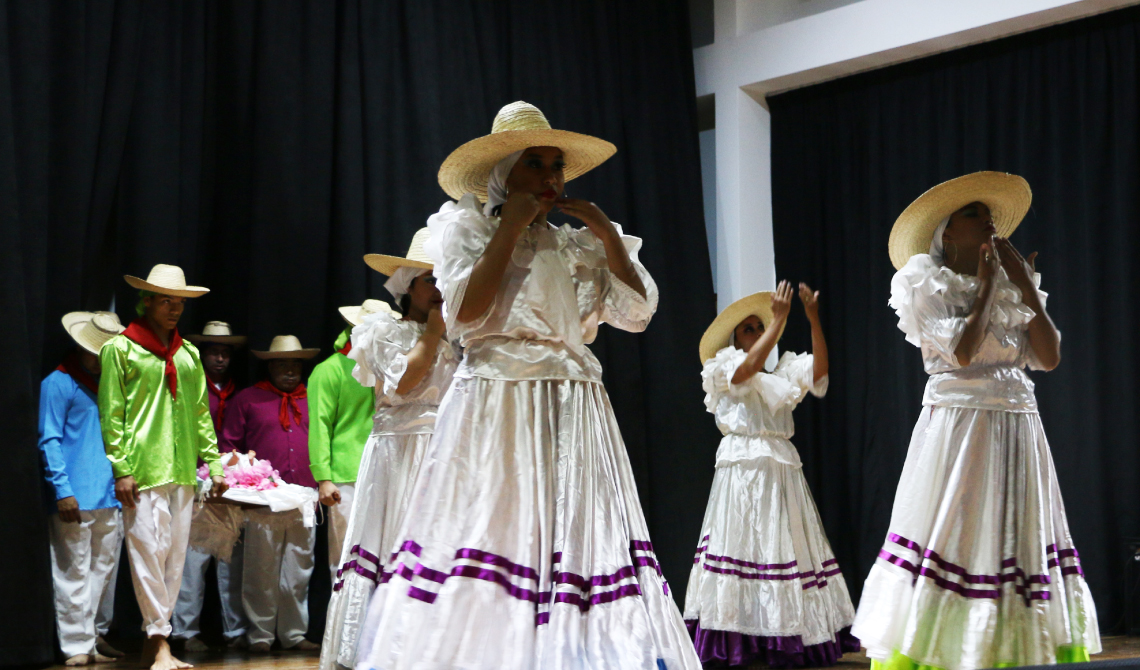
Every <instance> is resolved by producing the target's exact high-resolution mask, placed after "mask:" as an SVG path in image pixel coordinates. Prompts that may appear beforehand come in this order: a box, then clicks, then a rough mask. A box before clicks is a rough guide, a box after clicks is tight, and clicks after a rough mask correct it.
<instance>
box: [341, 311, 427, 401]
mask: <svg viewBox="0 0 1140 670" xmlns="http://www.w3.org/2000/svg"><path fill="white" fill-rule="evenodd" d="M420 329H422V326H420V324H418V323H415V322H413V321H403V320H398V319H397V318H396V316H395V315H394V314H391V313H389V312H379V313H376V314H370V315H368V316H366V317H364V321H363V322H362V323H361V324H360V325H359V326H356V327H355V328H353V329H352V351H350V352H348V357H349V358H351V359H352V360H353V361H355V362H356V366H355V367H354V368H353V369H352V376H353V377H354V378H356V381H358V382H360V384H361V386H371V387H375V389H376V397H377V398H380V397H385V398H388V399H392V398H394V397H395V395H396V388H397V387H398V386H399V385H400V380H401V379H402V378H403V377H404V373H405V372H407V370H408V352H410V351H411V350H412V348H413V347H415V346H416V343H417V342H419V338H420V332H419V330H420Z"/></svg>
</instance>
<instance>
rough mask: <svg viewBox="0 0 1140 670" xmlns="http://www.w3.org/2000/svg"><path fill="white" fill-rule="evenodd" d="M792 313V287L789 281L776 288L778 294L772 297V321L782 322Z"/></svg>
mask: <svg viewBox="0 0 1140 670" xmlns="http://www.w3.org/2000/svg"><path fill="white" fill-rule="evenodd" d="M791 311H792V285H791V283H789V282H788V280H787V279H785V280H784V281H782V282H780V285H779V286H777V287H776V293H775V294H774V295H773V296H772V320H773V321H782V320H786V319H787V318H788V313H789V312H791Z"/></svg>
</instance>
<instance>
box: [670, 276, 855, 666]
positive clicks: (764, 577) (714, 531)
mask: <svg viewBox="0 0 1140 670" xmlns="http://www.w3.org/2000/svg"><path fill="white" fill-rule="evenodd" d="M792 294H793V290H792V287H791V285H790V284H788V282H786V281H784V282H780V285H779V287H778V288H777V289H776V291H775V293H772V292H762V293H755V294H753V295H750V296H748V297H745V298H742V299H740V300H738V301H736V302H734V303H732V304H731V305H729V306H728V307H727V308H725V310H724V311H723V312H721V313H720V315H719V316H717V318H716V320H715V321H713V323H712V325H711V326H709V328H708V330H707V331H705V335H704V337H703V338H701V362H702V363H703V364H704V370H703V372H702V373H701V377H702V378H703V380H704V389H705V393H706V394H707V395H705V407H707V408H708V411H709V412H711V413H712V414H713V415H714V416H716V423H717V427H718V428H720V430H721V432H722V433H724V439H722V440H721V443H720V447H719V448H718V449H717V453H716V475H715V476H714V477H713V485H712V492H711V493H710V494H709V504H708V508H707V509H706V511H705V521H704V525H703V527H702V528H701V535H700V541H699V542H698V545H697V553H696V556H695V557H694V558H693V569H692V573H691V574H690V575H689V587H688V592H687V593H686V595H685V622H686V623H687V624H688V626H689V632H690V633H691V634H692V635H693V641H694V643H695V644H696V647H697V653H698V655H699V656H700V658H701V661H702V662H703V663H707V664H724V665H730V666H743V665H751V664H752V663H755V662H763V663H765V664H767V665H768V666H769V667H773V668H793V667H795V668H798V667H804V666H823V665H833V664H834V663H835V662H836V661H838V660H839V659H840V658H841V657H842V656H843V653H844V652H845V651H858V650H859V643H858V641H857V640H855V639H854V638H852V637H851V636H850V634H849V633H848V632H847V630H845V629H847V628H849V627H850V626H851V622H852V620H853V619H854V617H855V609H854V608H853V607H852V605H851V597H850V596H849V595H848V594H847V584H846V582H844V580H843V575H842V574H840V570H839V566H838V564H837V563H836V560H835V556H834V554H832V551H831V546H830V545H829V544H828V542H827V537H826V536H825V535H824V532H823V527H822V524H821V522H820V519H819V512H817V511H816V508H815V502H814V501H813V500H812V496H811V491H810V490H809V489H808V485H807V480H806V479H804V475H803V470H802V464H801V463H800V458H799V454H798V453H797V452H796V448H795V446H793V445H792V443H791V442H790V441H789V438H790V437H791V436H792V433H793V432H794V430H795V426H794V423H793V421H792V411H793V410H794V409H795V408H796V406H797V405H799V404H800V402H802V401H803V399H804V398H806V397H807V394H808V393H811V394H812V395H814V396H816V397H823V395H824V394H825V393H826V392H827V380H828V376H827V373H828V361H827V342H826V340H825V339H824V337H823V328H822V327H821V326H820V322H819V294H818V293H817V292H813V291H812V290H811V288H809V287H808V286H807V285H806V284H800V287H799V294H800V300H801V301H802V302H803V305H804V312H805V314H806V315H807V317H808V321H809V322H810V323H811V334H812V353H811V354H794V353H792V352H787V353H785V354H784V355H783V356H782V357H781V358H780V360H779V362H778V363H777V365H776V367H775V369H774V370H773V371H772V372H766V371H765V370H764V364H765V361H767V360H768V355H769V354H770V353H771V352H772V350H773V349H775V347H776V343H777V342H778V341H779V339H780V336H781V335H782V334H783V331H784V326H785V325H786V323H787V318H788V313H789V311H790V310H791V303H792Z"/></svg>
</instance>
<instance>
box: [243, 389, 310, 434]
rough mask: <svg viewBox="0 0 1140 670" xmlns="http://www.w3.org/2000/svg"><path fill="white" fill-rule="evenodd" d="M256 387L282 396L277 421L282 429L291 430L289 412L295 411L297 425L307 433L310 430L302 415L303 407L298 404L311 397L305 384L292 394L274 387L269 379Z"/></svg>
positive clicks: (294, 417) (294, 418)
mask: <svg viewBox="0 0 1140 670" xmlns="http://www.w3.org/2000/svg"><path fill="white" fill-rule="evenodd" d="M254 386H255V387H256V388H259V389H262V390H263V391H269V392H270V393H276V394H277V395H279V396H281V411H280V412H279V413H278V414H277V420H278V421H280V422H281V428H282V429H283V430H286V431H287V430H289V410H293V420H294V421H296V422H297V425H298V426H300V427H302V428H304V429H305V431H306V432H307V431H308V430H309V424H308V423H305V422H304V419H303V416H302V414H301V406H300V405H298V404H297V401H298V400H300V399H301V398H304V397H307V396H308V395H309V393H308V391H306V390H305V385H304V384H297V388H295V389H293V392H292V393H286V392H284V391H282V390H281V389H279V388H277V387H276V386H274V385H273V384H272V383H271V382H270V381H269V380H268V379H263V380H261V381H259V382H257V383H256V384H254Z"/></svg>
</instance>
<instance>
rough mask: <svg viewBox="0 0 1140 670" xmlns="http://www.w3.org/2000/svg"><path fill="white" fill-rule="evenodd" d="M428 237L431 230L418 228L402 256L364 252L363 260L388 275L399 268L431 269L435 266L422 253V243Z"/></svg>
mask: <svg viewBox="0 0 1140 670" xmlns="http://www.w3.org/2000/svg"><path fill="white" fill-rule="evenodd" d="M430 238H431V231H430V230H428V229H427V228H420V229H419V230H417V231H416V234H415V235H413V236H412V243H411V244H410V245H408V253H407V255H406V256H404V257H403V258H401V257H400V256H388V255H386V254H364V262H365V263H367V264H368V267H370V268H372V269H373V270H375V271H377V272H379V273H380V274H382V275H388V276H389V277H391V276H392V274H393V273H395V272H396V270H399V269H400V268H419V269H422V270H431V269H432V268H433V267H435V266H434V265H432V262H431V259H430V258H428V255H427V254H425V253H424V244H425V243H426V242H427V241H428V240H429V239H430Z"/></svg>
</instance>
